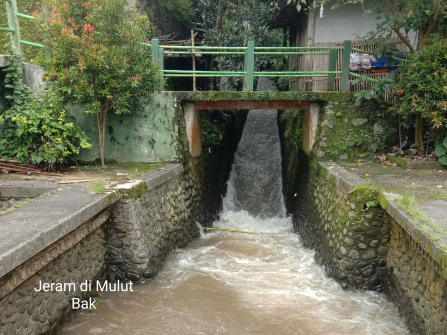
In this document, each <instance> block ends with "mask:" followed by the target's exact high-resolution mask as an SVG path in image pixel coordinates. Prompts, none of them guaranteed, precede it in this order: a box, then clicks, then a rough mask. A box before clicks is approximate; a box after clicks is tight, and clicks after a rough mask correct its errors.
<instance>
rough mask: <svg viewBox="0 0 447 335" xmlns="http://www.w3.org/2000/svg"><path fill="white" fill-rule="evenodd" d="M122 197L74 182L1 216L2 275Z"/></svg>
mask: <svg viewBox="0 0 447 335" xmlns="http://www.w3.org/2000/svg"><path fill="white" fill-rule="evenodd" d="M120 198H121V195H119V194H118V195H113V196H109V195H107V194H91V193H90V188H89V187H88V186H86V185H74V186H72V187H70V188H67V189H63V190H60V191H52V192H50V193H48V195H42V196H40V197H37V198H36V199H35V200H34V201H33V202H31V203H28V204H27V205H26V206H24V207H22V208H20V209H19V210H16V211H14V212H11V213H8V214H5V215H3V216H0V240H1V241H2V243H1V244H0V278H1V277H3V276H4V275H6V274H7V273H8V272H10V271H12V270H13V269H14V268H16V267H17V266H19V265H21V264H22V263H24V262H25V261H27V260H28V259H30V258H31V257H33V256H35V255H36V254H38V253H39V252H40V251H42V250H44V249H45V248H47V247H48V246H50V245H51V244H53V243H55V242H56V241H58V240H59V239H61V238H62V237H64V236H65V235H66V234H68V233H70V232H71V231H73V230H74V229H76V228H78V227H79V226H80V225H82V224H83V223H84V222H86V221H88V220H90V219H91V218H93V217H94V216H95V215H97V214H98V213H100V212H101V211H103V210H104V209H106V208H108V207H110V206H111V205H113V204H114V203H115V202H116V201H118V200H119V199H120Z"/></svg>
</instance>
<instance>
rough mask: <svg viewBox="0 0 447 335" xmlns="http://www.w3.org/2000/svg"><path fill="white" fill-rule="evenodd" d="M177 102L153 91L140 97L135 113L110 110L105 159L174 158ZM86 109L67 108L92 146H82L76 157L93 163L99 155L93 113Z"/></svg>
mask: <svg viewBox="0 0 447 335" xmlns="http://www.w3.org/2000/svg"><path fill="white" fill-rule="evenodd" d="M176 105H177V103H176V102H175V100H174V97H173V96H172V94H171V92H163V93H160V94H154V95H153V96H152V99H150V100H149V101H148V100H142V102H141V110H140V111H139V112H138V113H136V114H135V115H134V114H130V115H129V114H127V115H116V114H113V113H109V115H108V116H107V117H108V119H107V121H106V140H105V143H106V144H105V158H106V160H109V161H111V160H113V161H117V162H142V163H147V162H166V161H176V160H177V123H176V117H177V116H176ZM84 110H85V109H83V108H81V107H78V106H72V107H69V108H68V111H69V113H70V114H71V115H73V116H74V117H75V118H76V121H75V122H74V123H75V124H76V125H78V126H80V127H81V129H82V130H84V131H85V133H86V134H87V136H88V137H90V139H91V140H90V143H91V144H92V145H93V146H92V148H91V149H81V153H80V155H79V156H78V160H81V161H84V162H92V161H94V160H95V159H97V158H99V157H100V155H99V143H98V126H97V123H96V115H93V114H87V113H85V112H84Z"/></svg>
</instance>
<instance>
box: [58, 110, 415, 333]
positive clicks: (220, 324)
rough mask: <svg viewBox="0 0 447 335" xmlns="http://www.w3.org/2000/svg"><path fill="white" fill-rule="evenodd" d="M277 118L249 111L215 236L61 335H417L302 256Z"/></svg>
mask: <svg viewBox="0 0 447 335" xmlns="http://www.w3.org/2000/svg"><path fill="white" fill-rule="evenodd" d="M276 118H277V111H276V110H270V111H268V110H267V111H265V110H262V111H261V110H252V111H250V113H249V115H248V118H247V121H246V124H245V128H244V132H243V135H242V138H241V141H240V143H239V147H238V149H237V152H236V158H235V162H234V163H233V167H232V172H231V175H230V178H229V181H228V188H227V193H226V196H225V199H224V204H223V210H222V212H221V214H220V220H219V221H216V222H214V227H220V228H228V229H235V230H241V231H248V232H255V233H256V235H254V234H233V233H228V232H213V233H209V234H204V233H202V234H201V237H200V238H199V239H198V240H195V241H193V242H192V243H190V244H189V245H188V246H187V247H185V248H182V249H178V250H176V251H175V252H174V253H173V254H171V256H169V257H168V259H167V261H166V263H165V264H164V266H163V269H162V270H161V271H160V272H159V273H158V275H157V276H156V277H155V278H154V280H152V281H151V282H149V283H146V284H144V285H141V286H138V287H136V288H135V292H134V293H126V292H121V293H105V294H104V295H103V297H102V298H101V304H100V305H99V306H98V309H97V310H96V311H94V312H84V313H82V314H81V315H80V316H79V317H78V318H76V319H74V320H73V322H72V323H71V324H70V325H68V326H66V327H65V328H64V330H63V331H62V334H67V335H68V334H73V335H74V334H266V335H268V334H303V335H307V334H346V335H347V334H383V335H385V334H396V335H397V334H399V335H404V334H409V331H408V330H407V328H406V326H405V322H404V320H403V319H401V318H400V317H399V313H398V311H397V308H396V307H395V306H394V305H393V304H392V303H391V302H389V301H387V299H386V297H385V296H384V295H383V294H379V293H375V292H364V291H344V290H343V289H342V288H341V287H340V286H339V285H338V284H337V283H336V282H335V281H333V280H332V279H330V278H328V277H327V276H326V275H325V272H324V270H323V268H322V267H321V266H319V265H318V264H316V263H315V260H314V257H313V252H312V251H311V250H309V249H306V248H304V247H303V246H302V244H301V242H300V236H299V235H298V234H296V233H295V232H294V230H293V226H292V220H291V218H290V217H288V216H287V214H286V208H285V203H284V201H283V196H282V180H281V166H280V164H278V161H280V160H281V148H280V143H279V136H278V128H277V126H276Z"/></svg>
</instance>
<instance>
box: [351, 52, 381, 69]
mask: <svg viewBox="0 0 447 335" xmlns="http://www.w3.org/2000/svg"><path fill="white" fill-rule="evenodd" d="M373 61H376V59H375V58H374V56H372V55H368V54H351V59H350V63H349V70H350V71H361V70H368V69H370V68H371V66H372V62H373Z"/></svg>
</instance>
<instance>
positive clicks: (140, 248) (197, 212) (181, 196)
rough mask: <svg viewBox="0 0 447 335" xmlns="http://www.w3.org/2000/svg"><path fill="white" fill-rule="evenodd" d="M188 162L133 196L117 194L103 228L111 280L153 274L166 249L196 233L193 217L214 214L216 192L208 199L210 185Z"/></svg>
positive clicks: (205, 217) (197, 167) (209, 217)
mask: <svg viewBox="0 0 447 335" xmlns="http://www.w3.org/2000/svg"><path fill="white" fill-rule="evenodd" d="M191 165H192V166H191V167H190V168H188V169H186V170H185V171H183V172H181V173H179V174H178V175H177V176H176V177H174V178H172V179H170V180H169V181H168V182H166V183H164V184H162V185H160V186H157V187H155V188H154V189H151V190H149V191H148V192H147V193H144V194H143V195H141V197H138V198H137V199H122V200H121V201H120V202H119V204H118V205H117V207H116V208H115V209H114V211H113V218H112V220H111V221H110V222H109V223H108V224H107V228H106V231H107V236H108V252H107V257H108V262H109V263H110V265H111V266H110V268H109V270H110V273H109V275H110V278H111V279H112V280H113V279H115V280H124V279H128V280H132V281H134V282H140V281H145V280H147V279H149V278H151V277H153V276H154V275H155V274H156V273H157V272H158V271H159V270H160V269H161V266H162V264H163V261H164V260H165V259H166V257H167V255H168V254H169V252H170V251H171V250H173V249H175V248H177V247H184V246H186V245H187V244H188V242H190V241H191V240H192V239H193V238H194V237H196V236H197V235H198V227H197V224H198V223H202V224H205V223H209V222H210V221H212V220H213V219H215V217H216V215H217V213H218V211H219V209H220V205H221V198H220V197H217V198H215V199H216V201H215V202H214V203H213V202H211V204H210V199H209V198H212V197H211V194H213V193H215V191H214V192H213V190H211V187H212V185H210V184H207V183H205V182H204V181H203V178H202V168H201V165H200V164H191ZM180 168H181V169H183V167H180ZM205 198H206V199H205ZM205 203H207V204H208V205H207V206H205Z"/></svg>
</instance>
